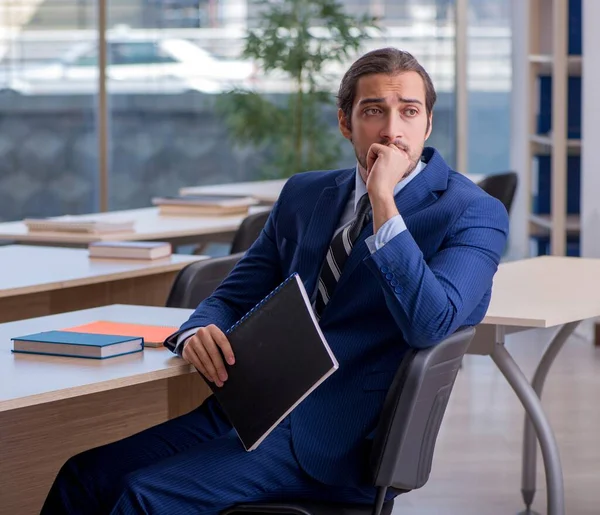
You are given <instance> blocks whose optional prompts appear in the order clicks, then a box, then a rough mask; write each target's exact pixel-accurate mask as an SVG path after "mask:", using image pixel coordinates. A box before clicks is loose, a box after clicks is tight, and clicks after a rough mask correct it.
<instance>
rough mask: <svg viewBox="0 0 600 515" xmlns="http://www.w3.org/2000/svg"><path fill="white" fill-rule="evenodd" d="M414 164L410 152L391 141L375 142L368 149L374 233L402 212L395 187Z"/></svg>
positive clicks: (368, 185) (368, 179) (368, 174)
mask: <svg viewBox="0 0 600 515" xmlns="http://www.w3.org/2000/svg"><path fill="white" fill-rule="evenodd" d="M409 168H410V159H409V157H408V154H407V153H406V152H405V151H404V150H401V149H400V148H399V147H397V146H396V145H394V144H393V143H390V144H389V145H381V144H379V143H374V144H373V145H371V147H370V148H369V152H368V153H367V182H366V185H367V192H368V193H369V199H370V201H371V206H372V207H373V234H376V233H377V231H378V230H379V228H380V227H381V226H382V225H383V224H384V223H385V222H387V221H388V220H389V219H390V218H393V217H394V216H396V215H398V214H399V213H398V209H397V208H396V203H395V202H394V188H395V187H396V185H397V184H398V183H399V182H400V181H401V180H402V179H404V177H405V176H406V173H407V172H408V169H409Z"/></svg>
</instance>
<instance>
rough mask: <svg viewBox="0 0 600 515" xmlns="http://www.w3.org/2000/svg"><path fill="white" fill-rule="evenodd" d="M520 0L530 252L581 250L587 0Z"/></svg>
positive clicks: (523, 164) (518, 49) (523, 160)
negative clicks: (583, 13)
mask: <svg viewBox="0 0 600 515" xmlns="http://www.w3.org/2000/svg"><path fill="white" fill-rule="evenodd" d="M515 3H516V2H513V5H515ZM519 3H520V4H521V5H520V6H518V8H519V9H521V10H522V12H521V14H524V15H525V16H526V20H527V22H526V23H522V24H520V25H519V26H518V27H516V29H517V30H518V29H520V30H523V31H525V34H521V38H520V39H521V41H523V42H524V44H523V45H520V46H518V45H516V44H515V49H514V52H515V53H519V52H523V53H524V54H526V55H521V56H520V57H521V60H522V62H523V64H524V66H525V67H526V70H527V72H526V74H525V77H523V76H521V77H520V79H521V81H523V79H525V81H524V82H525V85H522V84H521V85H519V86H516V87H515V94H520V95H522V96H524V97H525V98H522V99H521V100H522V101H521V102H517V104H518V105H519V106H521V108H522V107H523V106H525V109H526V114H525V115H523V114H519V113H514V114H515V116H517V117H519V116H520V117H521V118H520V119H521V120H522V121H523V122H524V123H525V126H526V127H527V129H526V130H527V133H526V138H525V139H526V148H525V149H524V152H522V153H521V162H520V165H521V169H523V170H525V173H523V174H522V177H523V179H524V180H522V181H521V187H522V188H523V190H524V195H525V203H526V205H527V206H528V208H527V220H528V223H527V227H526V229H525V230H526V234H527V238H528V241H529V254H530V255H531V254H533V255H537V254H540V253H541V254H545V253H548V254H552V255H567V254H569V255H573V254H575V255H578V254H579V235H580V219H579V217H580V197H581V192H580V189H581V148H582V144H581V78H582V68H583V67H582V61H583V59H582V55H581V54H582V52H581V48H582V42H581V33H582V31H581V24H582V16H581V11H582V0H524V1H522V3H521V1H519ZM523 11H525V12H523ZM517 39H518V38H517ZM521 69H522V68H521ZM513 109H514V107H513ZM524 116H525V117H526V120H525V118H524Z"/></svg>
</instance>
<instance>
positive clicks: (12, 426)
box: [0, 305, 209, 515]
mask: <svg viewBox="0 0 600 515" xmlns="http://www.w3.org/2000/svg"><path fill="white" fill-rule="evenodd" d="M190 313H191V310H186V309H169V308H159V307H141V306H125V305H113V306H106V307H101V308H93V309H88V310H82V311H76V312H72V313H63V314H59V315H51V316H47V317H41V318H33V319H29V320H21V321H18V322H10V323H5V324H0V341H2V345H1V346H0V435H1V436H0V439H1V445H0V478H1V480H0V514H2V515H29V514H34V513H39V510H40V508H41V504H42V502H43V500H44V498H45V496H46V494H47V492H48V489H49V488H50V484H51V482H52V481H53V478H54V477H55V475H56V473H57V472H58V469H59V467H60V466H61V465H62V463H64V461H65V460H66V459H68V458H69V457H70V456H71V455H73V454H74V453H77V452H80V451H83V450H85V449H89V448H91V447H95V446H98V445H102V444H105V443H109V442H111V441H114V440H117V439H120V438H124V437H125V436H128V435H130V434H133V433H135V432H138V431H141V430H143V429H145V428H147V427H150V426H153V425H156V424H159V423H161V422H163V421H165V420H167V419H169V418H172V417H175V416H177V415H180V414H183V413H186V412H188V411H189V410H191V409H193V408H194V407H195V406H198V405H199V404H200V403H201V402H202V401H203V400H204V399H205V398H206V397H207V396H208V394H209V389H208V387H207V386H206V385H205V383H204V382H203V381H202V379H201V378H200V376H199V375H198V374H192V373H190V372H192V368H191V367H190V366H189V365H187V364H186V363H185V362H184V361H183V360H181V359H179V358H177V357H175V356H173V354H171V352H170V351H168V350H166V349H164V348H160V349H155V348H147V349H145V350H144V351H143V352H142V353H139V354H132V355H128V356H120V357H117V358H111V359H109V360H106V361H95V360H86V359H73V358H61V357H55V356H39V355H37V356H36V355H24V354H12V353H11V352H10V348H11V342H10V338H11V337H14V336H20V335H23V334H29V333H32V332H38V331H45V330H51V329H61V328H64V327H68V326H73V325H78V324H83V323H86V322H92V321H94V320H99V319H102V320H111V321H116V322H132V323H149V324H159V325H172V326H179V325H180V324H181V323H182V322H183V321H184V320H186V319H187V318H188V316H189V314H190Z"/></svg>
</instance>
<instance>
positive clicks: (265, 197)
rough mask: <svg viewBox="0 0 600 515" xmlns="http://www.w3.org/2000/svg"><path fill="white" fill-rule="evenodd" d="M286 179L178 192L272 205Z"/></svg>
mask: <svg viewBox="0 0 600 515" xmlns="http://www.w3.org/2000/svg"><path fill="white" fill-rule="evenodd" d="M466 177H468V178H469V179H471V180H472V181H473V182H479V181H480V180H482V179H484V178H485V177H486V176H485V175H483V174H470V175H466ZM286 180H287V179H275V180H270V181H252V182H232V183H229V184H213V185H210V186H188V187H186V188H181V189H180V190H179V194H180V195H208V194H215V193H217V194H221V195H247V196H249V197H254V198H255V199H256V200H259V201H261V202H263V203H265V204H274V203H275V202H276V201H277V199H278V198H279V194H280V193H281V190H282V189H283V185H284V184H285V183H286Z"/></svg>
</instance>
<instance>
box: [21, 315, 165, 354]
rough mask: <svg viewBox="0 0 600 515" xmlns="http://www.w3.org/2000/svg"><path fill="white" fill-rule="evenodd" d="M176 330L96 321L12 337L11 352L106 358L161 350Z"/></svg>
mask: <svg viewBox="0 0 600 515" xmlns="http://www.w3.org/2000/svg"><path fill="white" fill-rule="evenodd" d="M175 331H177V328H176V327H164V326H155V325H145V324H126V323H120V322H109V321H106V320H98V321H96V322H91V323H89V324H84V325H80V326H76V327H69V328H66V329H61V330H58V331H44V332H41V333H35V334H28V335H25V336H17V337H15V338H12V341H13V348H12V351H13V352H15V353H23V354H45V355H49V356H65V357H73V358H88V359H106V358H114V357H117V356H124V355H126V354H133V353H136V352H141V351H142V350H143V349H144V347H162V344H163V342H164V340H165V339H166V338H167V337H168V336H170V335H171V334H173V333H174V332H175Z"/></svg>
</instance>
